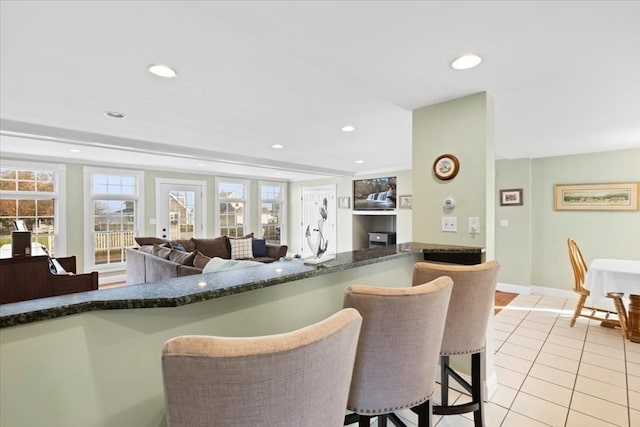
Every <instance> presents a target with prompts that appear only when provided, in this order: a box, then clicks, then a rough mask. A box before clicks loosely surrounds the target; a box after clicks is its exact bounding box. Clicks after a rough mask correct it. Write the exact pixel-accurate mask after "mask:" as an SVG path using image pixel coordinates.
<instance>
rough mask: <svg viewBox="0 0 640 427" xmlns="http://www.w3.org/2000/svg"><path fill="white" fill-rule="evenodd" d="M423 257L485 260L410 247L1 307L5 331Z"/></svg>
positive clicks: (463, 251) (447, 249) (456, 249)
mask: <svg viewBox="0 0 640 427" xmlns="http://www.w3.org/2000/svg"><path fill="white" fill-rule="evenodd" d="M419 253H422V254H424V255H425V259H430V255H431V256H432V258H431V259H433V260H434V261H449V262H455V261H456V258H457V257H459V259H460V262H459V263H460V264H463V263H467V262H465V260H467V259H469V257H479V256H480V255H482V254H484V249H483V248H477V247H467V246H454V245H439V244H427V243H414V242H411V243H403V244H400V245H391V246H383V247H377V248H373V249H361V250H356V251H351V252H342V253H339V254H337V255H336V256H335V258H333V259H329V260H327V261H324V262H322V263H319V264H305V263H304V262H303V260H295V259H294V260H291V261H280V262H275V263H271V264H265V265H264V266H259V267H254V268H248V269H241V270H231V271H223V272H217V273H208V274H202V275H192V276H184V277H177V278H173V279H169V280H166V281H162V282H157V283H150V284H149V283H147V284H138V285H128V286H122V287H118V288H111V289H103V290H97V291H90V292H81V293H76V294H70V295H63V296H59V297H50V298H40V299H35V300H29V301H23V302H18V303H12V304H3V305H0V328H6V327H10V326H15V325H20V324H24V323H30V322H36V321H41V320H47V319H52V318H56V317H61V316H68V315H72V314H76V313H83V312H89V311H94V310H112V309H136V308H156V307H178V306H181V305H185V304H192V303H196V302H201V301H206V300H210V299H213V298H220V297H224V296H228V295H233V294H237V293H240V292H247V291H251V290H254V289H260V288H264V287H268V286H274V285H279V284H281V283H285V282H291V281H294V280H301V279H306V278H310V277H316V276H320V275H324V274H329V273H334V272H337V271H343V270H347V269H351V268H355V267H360V266H364V265H368V264H374V263H378V262H383V261H386V260H390V259H394V258H398V257H406V256H409V255H415V254H419Z"/></svg>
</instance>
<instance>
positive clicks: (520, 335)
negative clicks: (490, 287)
mask: <svg viewBox="0 0 640 427" xmlns="http://www.w3.org/2000/svg"><path fill="white" fill-rule="evenodd" d="M574 307H575V300H572V299H570V300H566V299H563V298H555V297H548V296H541V295H519V296H517V297H516V298H515V299H514V300H513V301H512V302H511V303H509V304H508V305H507V306H506V307H505V308H504V309H503V310H502V311H501V312H500V313H498V314H497V315H496V317H495V322H494V327H495V333H494V339H495V365H496V372H497V376H498V388H497V390H496V393H495V394H494V395H493V396H492V398H491V399H490V401H489V402H487V403H486V404H485V422H486V426H487V427H538V426H541V427H544V426H558V427H585V426H597V427H608V426H624V427H637V426H640V344H636V343H632V342H630V341H629V340H624V339H623V338H622V334H621V332H620V329H607V328H603V327H601V326H599V323H598V322H596V321H593V320H589V319H585V318H579V319H578V321H577V322H576V324H575V326H574V327H573V328H570V327H569V320H570V319H571V315H572V313H573V308H574ZM453 397H456V398H457V399H459V400H458V401H459V402H462V401H463V400H464V399H465V398H466V396H465V395H461V394H460V393H457V392H454V393H453V394H452V395H451V397H450V399H452V398H453ZM434 400H435V401H437V400H438V398H437V397H436V396H434ZM399 415H400V416H401V417H402V418H404V419H405V421H407V424H408V425H409V426H414V425H416V424H417V417H416V416H415V415H414V414H413V413H411V412H410V411H408V410H406V411H403V412H401V413H399ZM433 423H434V425H435V426H437V427H466V426H473V422H472V417H471V416H470V415H469V416H467V415H464V416H461V415H450V416H447V417H439V416H434V418H433ZM390 425H391V424H390Z"/></svg>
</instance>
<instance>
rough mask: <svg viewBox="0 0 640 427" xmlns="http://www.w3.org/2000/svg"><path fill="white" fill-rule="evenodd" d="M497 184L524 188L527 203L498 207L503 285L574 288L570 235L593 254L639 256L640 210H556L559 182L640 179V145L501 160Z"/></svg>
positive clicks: (497, 165)
mask: <svg viewBox="0 0 640 427" xmlns="http://www.w3.org/2000/svg"><path fill="white" fill-rule="evenodd" d="M496 169H497V179H496V183H497V188H496V192H497V191H499V189H506V188H523V196H524V205H523V206H511V207H497V217H496V222H498V223H499V221H500V219H508V220H509V224H510V226H509V227H506V228H504V227H500V226H498V227H497V229H496V248H497V259H498V260H500V261H501V263H502V264H503V269H502V271H501V275H500V281H501V282H503V283H511V284H522V285H533V286H541V287H550V288H556V289H561V290H571V289H572V287H573V273H572V270H571V267H570V264H569V258H568V253H567V243H566V240H567V238H568V237H571V238H573V239H575V240H576V241H577V242H578V244H579V245H580V247H581V249H582V251H583V253H584V255H585V257H586V258H587V262H589V261H590V260H592V259H594V258H622V259H636V260H638V259H640V212H639V211H556V210H554V194H553V189H554V185H556V184H587V183H606V182H640V149H633V150H620V151H610V152H601V153H589V154H578V155H570V156H559V157H548V158H540V159H531V160H525V159H522V160H499V161H497V162H496Z"/></svg>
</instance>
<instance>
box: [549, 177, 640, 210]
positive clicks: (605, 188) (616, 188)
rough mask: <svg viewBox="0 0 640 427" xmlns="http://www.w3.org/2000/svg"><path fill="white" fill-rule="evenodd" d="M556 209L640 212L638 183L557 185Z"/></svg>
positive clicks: (555, 191) (555, 190)
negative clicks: (639, 206)
mask: <svg viewBox="0 0 640 427" xmlns="http://www.w3.org/2000/svg"><path fill="white" fill-rule="evenodd" d="M554 193H555V209H556V210H577V211H635V210H638V183H637V182H621V183H612V184H567V185H564V184H562V185H555V188H554Z"/></svg>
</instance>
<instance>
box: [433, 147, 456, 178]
mask: <svg viewBox="0 0 640 427" xmlns="http://www.w3.org/2000/svg"><path fill="white" fill-rule="evenodd" d="M459 169H460V163H459V162H458V158H457V157H456V156H454V155H453V154H443V155H442V156H440V157H438V158H437V159H436V161H435V162H433V174H434V175H435V176H436V178H438V179H441V180H443V181H446V180H449V179H453V178H454V177H455V176H456V175H457V174H458V170H459Z"/></svg>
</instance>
